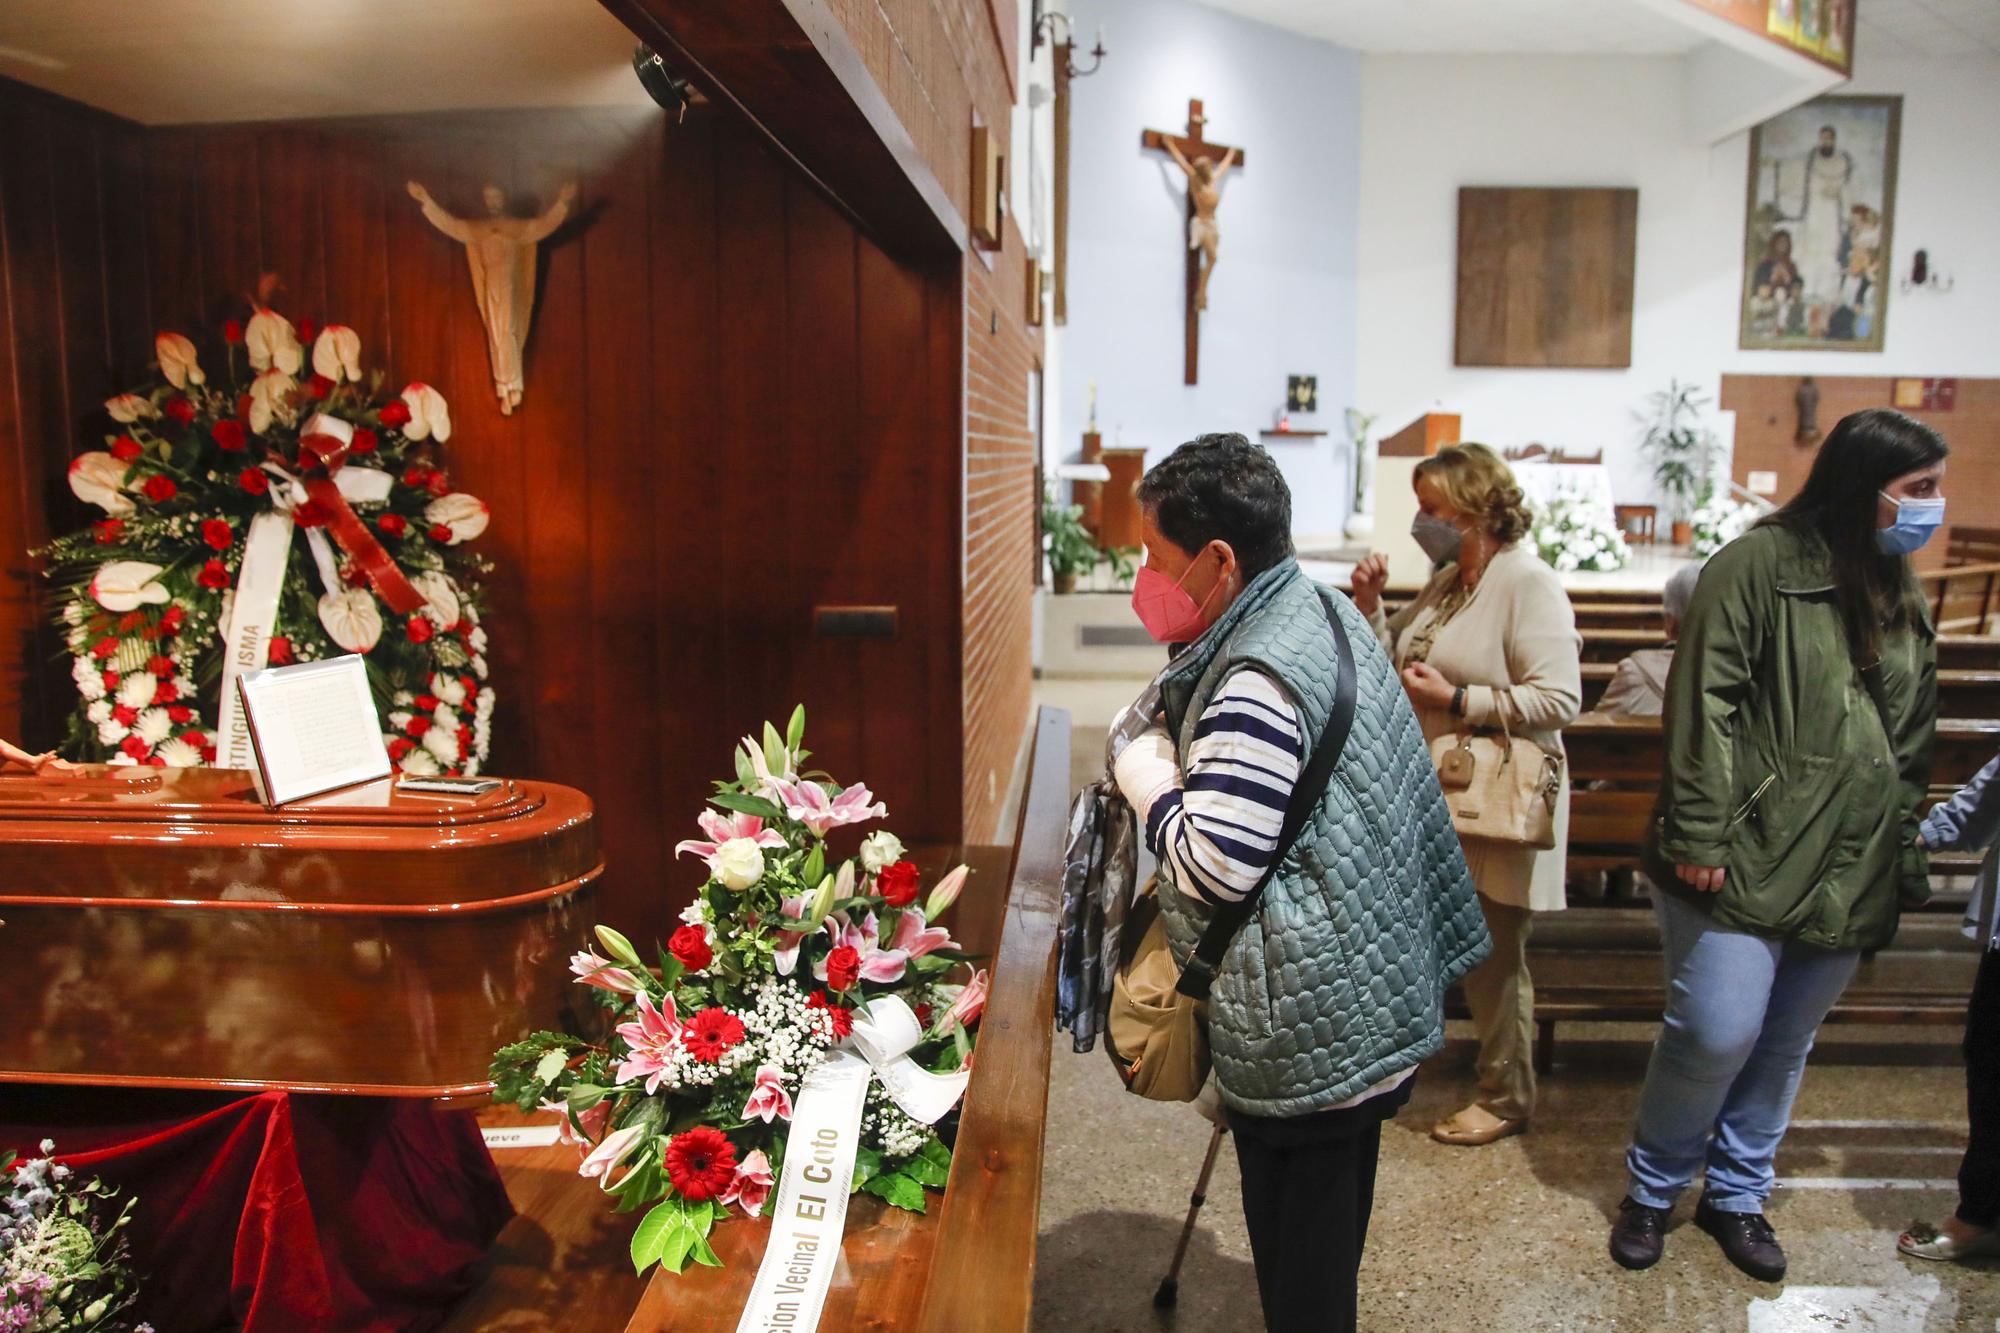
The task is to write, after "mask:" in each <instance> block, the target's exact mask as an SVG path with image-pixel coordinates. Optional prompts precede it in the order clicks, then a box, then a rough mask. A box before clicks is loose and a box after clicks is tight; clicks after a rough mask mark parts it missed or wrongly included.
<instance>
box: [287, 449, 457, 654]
mask: <svg viewBox="0 0 2000 1333" xmlns="http://www.w3.org/2000/svg"><path fill="white" fill-rule="evenodd" d="M353 444H354V427H353V426H352V425H350V424H349V423H347V422H345V421H342V420H341V419H340V418H339V417H332V416H328V415H327V414H326V413H324V412H321V413H319V414H318V415H316V416H314V417H313V419H312V420H310V421H308V422H306V424H305V426H304V427H303V428H302V429H301V430H300V431H299V463H300V465H301V467H303V466H304V465H305V463H306V461H307V459H311V460H312V461H314V462H316V463H318V464H319V466H320V468H321V469H323V471H324V475H323V476H313V477H303V478H301V479H300V480H301V482H302V484H303V485H304V486H305V488H306V495H307V497H308V498H310V499H311V500H312V501H313V503H315V504H317V505H318V506H319V507H320V508H321V509H322V510H324V511H325V513H326V528H327V531H328V532H330V533H332V534H333V540H334V541H335V542H336V543H338V544H339V546H340V549H341V550H342V551H343V552H345V553H346V555H347V558H348V559H349V560H351V561H353V562H354V567H355V568H356V569H358V570H360V571H361V573H362V575H363V576H364V577H365V578H366V579H367V580H368V582H369V584H370V585H372V586H373V587H374V589H375V591H376V593H377V594H378V595H380V596H381V598H382V600H383V601H385V602H387V603H388V604H389V606H390V608H391V609H392V610H394V611H395V612H396V613H397V614H398V615H404V616H408V615H415V614H416V613H417V612H418V611H421V610H422V609H423V608H424V607H425V606H426V605H428V603H427V601H426V599H425V597H424V595H423V594H422V593H420V592H418V591H417V589H416V587H415V585H413V584H412V583H411V582H410V580H409V579H408V578H407V577H406V576H405V575H404V574H403V571H402V570H401V569H400V568H399V567H398V566H397V564H396V562H395V560H393V559H392V558H390V555H389V553H388V551H386V550H384V549H383V547H382V543H381V542H379V541H377V540H376V539H375V534H374V533H372V532H370V531H369V530H368V525H367V524H365V523H363V522H362V521H361V519H360V518H359V517H358V516H357V515H356V514H355V512H354V509H353V507H352V506H351V505H349V504H348V503H347V497H346V496H344V495H342V494H341V493H340V487H338V486H336V485H335V484H334V482H333V474H334V473H336V472H338V471H340V468H341V465H342V464H343V463H345V462H346V461H347V454H348V450H349V449H350V448H351V447H352V446H353ZM327 591H329V592H332V591H333V589H331V588H329V589H328V590H327Z"/></svg>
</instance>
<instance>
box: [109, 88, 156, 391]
mask: <svg viewBox="0 0 2000 1333" xmlns="http://www.w3.org/2000/svg"><path fill="white" fill-rule="evenodd" d="M98 203H99V211H100V213H101V215H102V218H103V224H104V225H103V236H104V261H105V288H106V293H107V299H106V310H107V318H108V326H107V332H108V334H109V335H110V342H111V365H112V366H113V367H114V369H115V375H114V380H115V385H114V387H117V388H124V387H127V385H128V382H129V381H132V380H134V379H135V377H136V376H137V375H138V374H139V372H140V371H141V370H142V369H143V368H144V366H145V363H146V360H147V358H148V357H149V356H150V355H151V352H152V346H153V334H154V333H155V332H157V329H156V328H155V326H154V323H153V301H152V285H153V284H152V267H151V261H150V255H149V245H150V240H149V237H148V234H147V233H148V226H147V224H148V220H149V219H150V217H151V215H152V214H151V209H150V207H149V203H150V200H149V199H148V198H147V194H146V155H145V145H144V141H143V139H142V138H141V136H140V131H139V129H138V127H137V126H131V127H126V128H118V127H113V128H109V129H106V130H104V131H102V132H101V133H100V134H99V136H98Z"/></svg>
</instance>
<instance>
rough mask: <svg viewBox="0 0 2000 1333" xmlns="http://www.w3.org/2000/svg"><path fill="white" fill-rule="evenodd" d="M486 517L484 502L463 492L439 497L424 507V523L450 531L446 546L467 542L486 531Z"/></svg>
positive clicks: (454, 492)
mask: <svg viewBox="0 0 2000 1333" xmlns="http://www.w3.org/2000/svg"><path fill="white" fill-rule="evenodd" d="M487 517H488V515H487V512H486V502H485V501H484V500H482V499H480V498H479V497H478V496H476V495H467V494H466V493H465V492H464V491H453V492H452V493H451V494H450V495H440V496H439V497H438V498H437V499H435V500H433V501H431V502H430V503H429V504H427V505H425V506H424V522H426V523H429V524H432V525H433V526H442V527H444V528H446V529H448V530H449V531H450V533H451V536H450V537H448V538H447V539H446V540H445V545H447V546H456V545H458V544H459V543H460V542H469V541H471V540H473V539H474V538H475V537H477V536H478V535H479V534H480V533H482V532H484V531H486V521H487Z"/></svg>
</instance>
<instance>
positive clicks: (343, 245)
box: [316, 127, 412, 370]
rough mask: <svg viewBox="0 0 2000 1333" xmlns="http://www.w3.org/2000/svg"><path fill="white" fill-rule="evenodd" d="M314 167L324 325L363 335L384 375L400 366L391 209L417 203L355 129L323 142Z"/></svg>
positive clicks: (364, 355)
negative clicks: (393, 325) (392, 324)
mask: <svg viewBox="0 0 2000 1333" xmlns="http://www.w3.org/2000/svg"><path fill="white" fill-rule="evenodd" d="M316 165H317V168H318V175H319V203H320V229H319V234H320V237H321V241H322V244H323V245H324V247H325V259H324V262H323V263H322V265H321V268H322V271H323V272H324V273H325V274H326V278H325V281H326V317H327V318H328V319H330V320H332V321H333V322H335V323H338V324H345V325H347V326H348V327H349V328H351V329H353V330H354V331H355V332H356V333H357V334H359V335H360V337H361V359H362V363H363V365H364V366H378V367H381V368H383V369H385V370H386V369H388V368H389V367H391V366H393V365H395V364H397V356H396V347H395V343H394V341H393V339H392V338H391V336H390V333H389V238H388V216H387V209H388V208H389V207H390V206H391V205H392V204H395V205H396V206H398V207H409V206H411V205H412V201H411V200H410V199H409V197H408V196H407V195H404V194H402V193H401V190H402V183H401V182H400V181H392V180H389V179H388V178H387V168H386V167H385V166H384V164H383V162H382V155H381V151H380V145H379V142H378V141H377V140H375V139H373V138H371V137H368V136H366V135H363V134H361V133H360V132H358V131H357V130H356V129H354V128H352V127H332V128H329V129H328V130H327V131H326V132H325V133H324V134H323V135H322V136H321V138H320V159H319V162H318V163H317V164H316ZM392 190H393V191H395V192H396V193H395V194H394V195H393V196H392V195H391V193H390V192H391V191H392Z"/></svg>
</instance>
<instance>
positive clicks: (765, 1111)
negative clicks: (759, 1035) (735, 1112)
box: [743, 1065, 792, 1125]
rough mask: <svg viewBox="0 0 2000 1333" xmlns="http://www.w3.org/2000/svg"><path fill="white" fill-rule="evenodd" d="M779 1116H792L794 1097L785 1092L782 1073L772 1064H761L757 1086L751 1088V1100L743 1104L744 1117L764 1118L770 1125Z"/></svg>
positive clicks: (789, 1117)
mask: <svg viewBox="0 0 2000 1333" xmlns="http://www.w3.org/2000/svg"><path fill="white" fill-rule="evenodd" d="M778 1116H783V1117H784V1118H785V1119H787V1120H790V1119H791V1118H792V1099H791V1097H790V1095H789V1094H787V1093H786V1092H785V1085H784V1082H783V1077H782V1075H780V1074H779V1073H778V1071H777V1070H776V1069H773V1068H772V1067H771V1066H770V1065H761V1066H759V1067H758V1069H757V1086H756V1087H754V1088H752V1089H751V1090H750V1100H749V1101H747V1102H745V1103H744V1104H743V1118H744V1119H745V1120H750V1119H753V1118H754V1119H757V1120H762V1121H763V1122H764V1123H765V1124H767V1125H768V1124H770V1123H771V1121H772V1120H773V1119H775V1118H776V1117H778Z"/></svg>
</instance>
